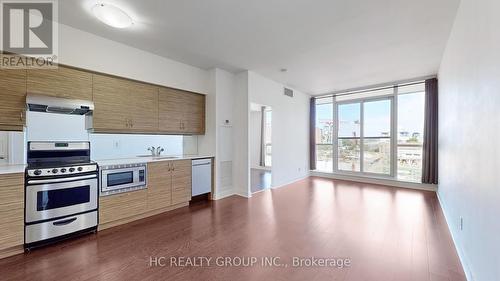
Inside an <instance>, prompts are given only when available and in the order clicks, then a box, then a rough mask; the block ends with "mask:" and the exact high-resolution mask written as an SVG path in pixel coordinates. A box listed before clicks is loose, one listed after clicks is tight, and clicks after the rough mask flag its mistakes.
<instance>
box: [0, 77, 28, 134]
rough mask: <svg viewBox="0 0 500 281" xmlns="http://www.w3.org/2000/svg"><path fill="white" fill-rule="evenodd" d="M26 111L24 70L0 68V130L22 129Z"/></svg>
mask: <svg viewBox="0 0 500 281" xmlns="http://www.w3.org/2000/svg"><path fill="white" fill-rule="evenodd" d="M25 113H26V70H24V69H0V130H5V131H22V130H23V128H24V124H25Z"/></svg>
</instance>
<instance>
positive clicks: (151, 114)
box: [126, 82, 158, 132]
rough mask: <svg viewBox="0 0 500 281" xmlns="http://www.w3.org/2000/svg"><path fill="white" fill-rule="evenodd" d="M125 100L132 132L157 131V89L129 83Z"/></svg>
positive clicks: (146, 85)
mask: <svg viewBox="0 0 500 281" xmlns="http://www.w3.org/2000/svg"><path fill="white" fill-rule="evenodd" d="M126 100H127V101H128V103H129V107H130V108H131V111H130V114H131V121H132V122H131V129H132V131H137V132H156V131H158V87H155V86H151V85H148V84H143V83H138V82H130V86H129V91H128V97H127V99H126Z"/></svg>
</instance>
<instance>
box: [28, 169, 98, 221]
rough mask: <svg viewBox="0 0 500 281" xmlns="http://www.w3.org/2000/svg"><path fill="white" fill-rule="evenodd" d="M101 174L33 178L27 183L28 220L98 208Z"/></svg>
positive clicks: (50, 217)
mask: <svg viewBox="0 0 500 281" xmlns="http://www.w3.org/2000/svg"><path fill="white" fill-rule="evenodd" d="M97 192H98V182H97V176H96V175H91V176H80V177H73V178H65V179H52V180H50V179H47V180H29V181H28V185H27V186H26V223H32V222H37V221H42V220H48V219H54V218H59V217H64V216H69V215H74V214H78V213H82V212H87V211H91V210H96V209H97V198H98V197H97Z"/></svg>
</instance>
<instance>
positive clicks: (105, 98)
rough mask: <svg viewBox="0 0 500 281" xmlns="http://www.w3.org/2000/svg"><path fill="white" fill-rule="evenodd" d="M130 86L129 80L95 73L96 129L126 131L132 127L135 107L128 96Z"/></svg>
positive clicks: (94, 124)
mask: <svg viewBox="0 0 500 281" xmlns="http://www.w3.org/2000/svg"><path fill="white" fill-rule="evenodd" d="M129 86H130V82H129V81H127V80H124V79H118V78H113V77H108V76H104V75H98V74H94V76H93V89H94V94H93V96H94V97H93V100H94V106H95V109H94V113H93V128H94V130H96V131H100V132H115V131H116V132H126V131H128V130H129V129H130V127H131V125H130V124H131V120H132V114H131V112H132V110H133V108H132V106H131V103H132V102H131V99H130V97H129V96H128V90H129V89H128V88H129Z"/></svg>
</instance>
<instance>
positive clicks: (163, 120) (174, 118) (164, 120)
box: [158, 88, 185, 133]
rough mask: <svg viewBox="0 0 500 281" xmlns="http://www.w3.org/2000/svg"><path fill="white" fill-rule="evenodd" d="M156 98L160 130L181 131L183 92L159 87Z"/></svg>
mask: <svg viewBox="0 0 500 281" xmlns="http://www.w3.org/2000/svg"><path fill="white" fill-rule="evenodd" d="M158 100H159V102H158V106H159V109H158V110H159V113H158V114H159V129H160V131H162V132H168V133H182V132H183V131H182V120H183V118H184V104H185V96H184V95H183V93H182V92H180V91H178V90H174V89H169V88H160V92H159V99H158Z"/></svg>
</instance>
